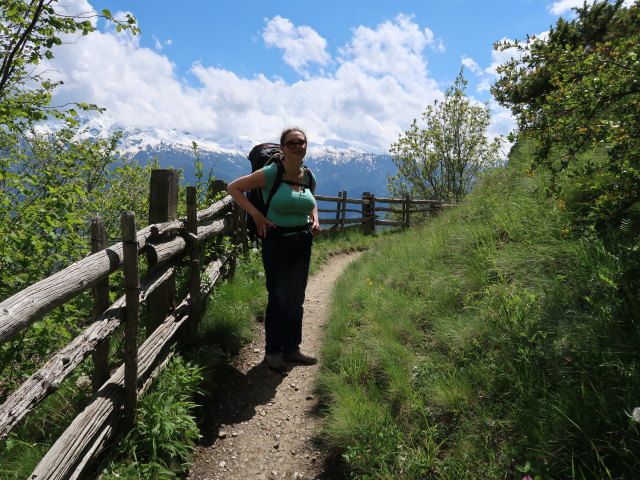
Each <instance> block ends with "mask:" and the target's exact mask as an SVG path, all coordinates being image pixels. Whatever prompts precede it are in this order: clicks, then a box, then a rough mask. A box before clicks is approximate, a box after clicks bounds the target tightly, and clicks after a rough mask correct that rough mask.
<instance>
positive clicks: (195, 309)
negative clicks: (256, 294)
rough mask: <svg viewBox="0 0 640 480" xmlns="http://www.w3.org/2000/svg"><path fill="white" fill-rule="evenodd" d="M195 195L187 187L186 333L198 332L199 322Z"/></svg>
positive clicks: (198, 264)
mask: <svg viewBox="0 0 640 480" xmlns="http://www.w3.org/2000/svg"><path fill="white" fill-rule="evenodd" d="M197 195H198V192H197V190H196V188H195V187H187V232H188V234H187V235H184V237H185V241H186V242H187V246H188V248H187V250H188V251H189V293H190V298H191V312H190V313H189V325H188V327H187V330H188V333H187V334H188V335H195V334H196V333H197V332H198V325H199V323H200V310H201V308H202V305H201V296H200V242H199V241H198V218H197V208H196V207H197Z"/></svg>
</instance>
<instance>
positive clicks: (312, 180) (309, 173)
mask: <svg viewBox="0 0 640 480" xmlns="http://www.w3.org/2000/svg"><path fill="white" fill-rule="evenodd" d="M303 168H304V172H305V173H306V174H307V180H309V190H311V193H312V194H313V195H315V194H316V177H315V175H314V174H313V172H312V171H311V169H310V168H309V167H307V166H306V165H304V166H303Z"/></svg>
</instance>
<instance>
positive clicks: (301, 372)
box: [187, 253, 358, 480]
mask: <svg viewBox="0 0 640 480" xmlns="http://www.w3.org/2000/svg"><path fill="white" fill-rule="evenodd" d="M357 256H358V253H352V254H348V255H339V256H336V257H333V259H332V260H331V261H330V263H329V264H328V265H326V266H325V267H324V268H323V269H322V270H321V271H320V272H318V273H317V274H316V275H314V276H313V277H311V278H310V279H309V283H308V285H307V291H306V300H305V304H304V309H305V314H304V322H303V344H302V349H303V350H305V351H309V352H312V353H315V354H317V353H319V352H320V347H321V345H322V336H323V333H324V326H325V324H326V322H327V321H328V317H329V315H330V313H331V300H332V295H333V287H334V284H335V281H336V279H337V278H338V276H339V275H340V273H341V272H342V271H343V270H344V268H345V267H346V265H347V264H348V263H349V262H351V261H352V260H354V259H355V258H356V257H357ZM263 338H264V334H263V332H262V331H260V332H258V334H257V335H256V340H255V341H254V342H252V343H251V344H249V345H247V346H246V347H245V348H243V350H242V351H241V352H240V354H239V355H238V356H237V357H236V359H235V364H234V367H235V369H236V371H235V374H234V375H233V377H232V380H231V381H230V384H229V385H228V388H225V391H224V392H221V396H220V398H218V399H215V400H214V401H213V402H212V405H211V406H210V407H208V414H207V415H208V417H209V422H210V423H209V424H207V425H206V426H205V427H204V431H203V435H204V437H203V439H202V441H201V445H200V446H199V447H198V448H197V450H196V452H195V457H194V463H193V465H192V467H191V469H190V472H189V476H188V477H187V478H188V480H214V479H237V480H275V479H283V478H287V479H304V480H311V479H316V480H320V479H323V480H329V479H331V478H334V477H335V475H332V474H331V473H329V472H326V471H325V463H326V458H325V457H324V455H323V452H322V451H320V450H319V449H318V447H317V445H316V444H315V441H314V440H315V438H316V436H317V433H318V431H319V428H320V423H319V422H320V420H319V418H318V417H317V416H316V415H315V414H314V409H315V408H316V406H317V399H316V394H315V391H314V389H315V386H316V378H317V375H318V372H319V365H320V364H321V363H322V357H320V362H319V364H317V365H313V366H310V367H309V366H298V365H290V369H289V371H288V372H287V373H286V374H284V375H283V374H278V373H274V372H272V371H271V370H269V369H268V368H267V366H266V365H265V364H264V363H262V359H263V356H264V354H263Z"/></svg>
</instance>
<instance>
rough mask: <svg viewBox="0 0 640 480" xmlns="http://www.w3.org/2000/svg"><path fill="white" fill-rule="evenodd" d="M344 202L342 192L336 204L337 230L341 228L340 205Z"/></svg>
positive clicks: (339, 193)
mask: <svg viewBox="0 0 640 480" xmlns="http://www.w3.org/2000/svg"><path fill="white" fill-rule="evenodd" d="M341 202H342V190H341V191H339V192H338V201H337V202H336V223H335V228H339V227H340V212H341V209H340V205H341Z"/></svg>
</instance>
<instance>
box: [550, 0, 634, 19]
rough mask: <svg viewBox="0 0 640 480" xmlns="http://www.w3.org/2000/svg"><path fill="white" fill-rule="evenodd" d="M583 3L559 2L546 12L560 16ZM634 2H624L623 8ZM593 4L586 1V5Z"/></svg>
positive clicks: (628, 0)
mask: <svg viewBox="0 0 640 480" xmlns="http://www.w3.org/2000/svg"><path fill="white" fill-rule="evenodd" d="M584 2H585V0H560V1H558V2H553V3H552V4H551V5H549V6H548V7H547V10H548V11H549V12H550V13H552V14H553V15H562V14H563V13H566V12H569V11H571V9H572V8H575V7H582V6H583V5H584ZM634 2H635V0H625V1H624V2H623V6H625V7H630V6H631V5H633V3H634ZM593 3H595V0H588V1H587V4H588V5H591V4H593Z"/></svg>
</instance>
